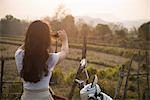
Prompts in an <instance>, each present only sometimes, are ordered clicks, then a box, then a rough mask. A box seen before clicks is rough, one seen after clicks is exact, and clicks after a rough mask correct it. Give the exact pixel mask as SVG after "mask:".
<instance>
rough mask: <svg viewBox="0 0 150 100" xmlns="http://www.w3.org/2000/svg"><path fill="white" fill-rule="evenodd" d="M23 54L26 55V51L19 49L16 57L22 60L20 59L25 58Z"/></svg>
mask: <svg viewBox="0 0 150 100" xmlns="http://www.w3.org/2000/svg"><path fill="white" fill-rule="evenodd" d="M23 54H24V50H23V49H20V48H18V49H17V50H16V52H15V57H16V58H18V57H19V58H20V57H22V56H23Z"/></svg>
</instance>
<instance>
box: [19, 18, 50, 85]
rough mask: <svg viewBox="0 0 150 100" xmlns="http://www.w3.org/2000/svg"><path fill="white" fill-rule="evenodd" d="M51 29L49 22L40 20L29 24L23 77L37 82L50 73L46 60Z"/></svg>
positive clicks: (28, 80)
mask: <svg viewBox="0 0 150 100" xmlns="http://www.w3.org/2000/svg"><path fill="white" fill-rule="evenodd" d="M49 48H50V31H49V27H48V25H47V24H45V23H43V22H42V21H40V20H37V21H34V22H32V23H31V24H30V25H29V28H28V30H27V32H26V38H25V45H24V51H25V52H24V58H23V68H22V70H21V72H20V75H21V77H22V78H23V79H24V80H25V81H27V82H33V83H36V82H38V81H40V79H41V78H42V77H43V76H47V75H48V66H47V64H46V61H47V59H48V57H49V54H48V51H47V50H48V49H49Z"/></svg>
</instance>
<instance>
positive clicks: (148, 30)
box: [138, 21, 150, 41]
mask: <svg viewBox="0 0 150 100" xmlns="http://www.w3.org/2000/svg"><path fill="white" fill-rule="evenodd" d="M138 31H139V33H138V38H139V39H141V40H143V41H145V40H146V41H150V21H149V22H147V23H144V24H143V25H141V26H140V28H139V29H138Z"/></svg>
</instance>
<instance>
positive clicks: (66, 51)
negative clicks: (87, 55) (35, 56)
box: [58, 30, 69, 62]
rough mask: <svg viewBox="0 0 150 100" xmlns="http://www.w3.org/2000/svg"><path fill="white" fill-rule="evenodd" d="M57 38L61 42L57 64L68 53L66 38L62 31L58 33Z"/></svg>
mask: <svg viewBox="0 0 150 100" xmlns="http://www.w3.org/2000/svg"><path fill="white" fill-rule="evenodd" d="M58 36H59V38H60V40H61V41H62V46H61V51H60V59H59V62H60V61H61V60H63V59H65V58H66V56H67V54H68V53H69V46H68V37H67V34H66V32H65V31H64V30H62V31H58Z"/></svg>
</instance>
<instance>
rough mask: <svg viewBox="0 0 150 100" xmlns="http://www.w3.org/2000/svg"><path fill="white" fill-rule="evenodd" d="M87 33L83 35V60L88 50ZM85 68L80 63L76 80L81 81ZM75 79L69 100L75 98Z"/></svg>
mask: <svg viewBox="0 0 150 100" xmlns="http://www.w3.org/2000/svg"><path fill="white" fill-rule="evenodd" d="M86 27H87V26H86ZM86 33H88V32H87V31H86V30H85V31H84V33H83V35H84V36H83V48H82V59H86V50H87V34H86ZM84 68H85V65H82V64H81V63H80V65H79V67H78V70H77V73H76V75H75V79H79V76H80V74H81V72H82V71H83V70H84ZM75 79H74V82H73V84H72V87H71V91H70V93H69V96H68V100H72V98H73V94H74V91H75V88H76V86H77V83H76V82H75Z"/></svg>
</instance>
